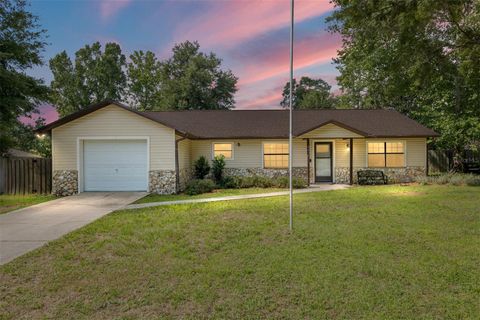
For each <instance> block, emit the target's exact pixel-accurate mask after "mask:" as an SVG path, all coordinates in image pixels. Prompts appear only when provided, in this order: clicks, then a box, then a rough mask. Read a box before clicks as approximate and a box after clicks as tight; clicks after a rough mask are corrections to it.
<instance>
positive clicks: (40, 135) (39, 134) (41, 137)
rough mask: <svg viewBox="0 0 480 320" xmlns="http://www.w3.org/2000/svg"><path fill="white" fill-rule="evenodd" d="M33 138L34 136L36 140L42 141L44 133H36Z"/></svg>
mask: <svg viewBox="0 0 480 320" xmlns="http://www.w3.org/2000/svg"><path fill="white" fill-rule="evenodd" d="M35 136H36V137H37V138H38V139H43V138H45V134H44V133H37V134H36V135H35Z"/></svg>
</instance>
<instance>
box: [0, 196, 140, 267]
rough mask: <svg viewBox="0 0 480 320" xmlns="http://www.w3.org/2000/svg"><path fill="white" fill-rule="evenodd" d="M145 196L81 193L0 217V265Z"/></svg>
mask: <svg viewBox="0 0 480 320" xmlns="http://www.w3.org/2000/svg"><path fill="white" fill-rule="evenodd" d="M146 194H147V193H145V192H84V193H80V194H78V195H74V196H70V197H65V198H60V199H56V200H52V201H49V202H45V203H40V204H37V205H34V206H31V207H28V208H24V209H20V210H16V211H13V212H10V213H6V214H2V215H0V265H1V264H4V263H7V262H9V261H11V260H13V259H15V258H16V257H18V256H21V255H23V254H25V253H27V252H29V251H31V250H33V249H36V248H38V247H40V246H42V245H44V244H45V243H47V242H48V241H51V240H55V239H57V238H59V237H61V236H63V235H64V234H67V233H69V232H71V231H73V230H75V229H78V228H80V227H83V226H84V225H86V224H88V223H90V222H92V221H94V220H96V219H98V218H100V217H102V216H104V215H106V214H108V213H110V212H112V211H114V210H117V209H120V208H122V207H124V206H126V205H127V204H129V203H132V202H134V201H136V200H138V199H140V198H142V197H144V196H145V195H146Z"/></svg>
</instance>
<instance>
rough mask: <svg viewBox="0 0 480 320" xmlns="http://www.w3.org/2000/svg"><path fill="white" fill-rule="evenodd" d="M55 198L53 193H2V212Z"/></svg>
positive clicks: (0, 205)
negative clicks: (21, 194) (22, 194)
mask: <svg viewBox="0 0 480 320" xmlns="http://www.w3.org/2000/svg"><path fill="white" fill-rule="evenodd" d="M53 199H55V196H53V195H24V196H17V195H7V194H2V195H0V214H2V213H7V212H10V211H13V210H17V209H20V208H24V207H28V206H32V205H34V204H37V203H41V202H45V201H50V200H53Z"/></svg>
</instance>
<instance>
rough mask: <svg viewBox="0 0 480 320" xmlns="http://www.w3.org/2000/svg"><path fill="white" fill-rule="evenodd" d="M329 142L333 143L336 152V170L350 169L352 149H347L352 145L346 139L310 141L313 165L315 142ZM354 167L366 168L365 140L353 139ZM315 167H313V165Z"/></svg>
mask: <svg viewBox="0 0 480 320" xmlns="http://www.w3.org/2000/svg"><path fill="white" fill-rule="evenodd" d="M316 141H318V142H322V141H328V142H333V149H334V150H333V152H334V159H333V160H334V167H335V168H342V167H343V168H345V167H347V168H348V167H350V149H348V148H347V144H348V143H350V141H349V140H344V139H334V140H327V139H324V140H321V139H319V140H316V139H311V140H310V155H311V159H312V162H311V163H312V164H313V161H314V157H315V155H314V144H315V142H316ZM353 166H354V167H364V166H365V140H364V139H353ZM312 167H313V165H312Z"/></svg>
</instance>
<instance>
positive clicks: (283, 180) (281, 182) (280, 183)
mask: <svg viewBox="0 0 480 320" xmlns="http://www.w3.org/2000/svg"><path fill="white" fill-rule="evenodd" d="M275 187H277V188H288V187H289V185H288V177H279V178H277V179H275Z"/></svg>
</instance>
